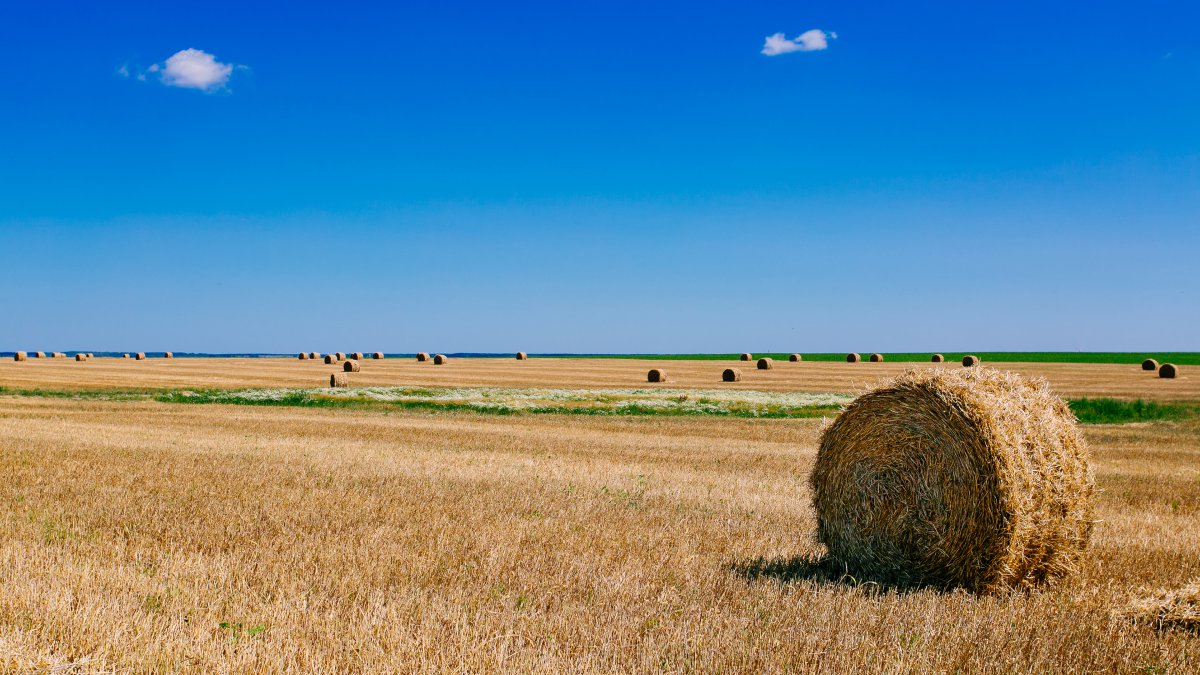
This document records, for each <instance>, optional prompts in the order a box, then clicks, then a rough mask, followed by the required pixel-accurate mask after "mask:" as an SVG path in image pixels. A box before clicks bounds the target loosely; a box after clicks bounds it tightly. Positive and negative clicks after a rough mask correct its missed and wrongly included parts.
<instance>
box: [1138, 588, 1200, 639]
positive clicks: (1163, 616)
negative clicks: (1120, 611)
mask: <svg viewBox="0 0 1200 675" xmlns="http://www.w3.org/2000/svg"><path fill="white" fill-rule="evenodd" d="M1124 614H1125V616H1126V617H1127V618H1129V619H1131V620H1133V621H1134V622H1135V623H1139V624H1143V625H1146V626H1151V627H1153V628H1155V629H1157V630H1160V631H1161V630H1166V629H1172V628H1173V629H1179V630H1185V631H1191V632H1193V633H1200V579H1196V580H1193V581H1192V582H1191V583H1190V584H1188V585H1187V586H1184V587H1183V588H1180V589H1176V590H1160V591H1156V592H1154V593H1151V594H1150V595H1148V596H1146V597H1142V598H1138V599H1136V600H1134V601H1133V602H1131V603H1130V604H1129V607H1128V608H1127V609H1126V610H1125V612H1124Z"/></svg>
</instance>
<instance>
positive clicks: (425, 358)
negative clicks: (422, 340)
mask: <svg viewBox="0 0 1200 675" xmlns="http://www.w3.org/2000/svg"><path fill="white" fill-rule="evenodd" d="M428 360H429V355H428V354H426V353H425V352H417V361H421V362H424V361H428Z"/></svg>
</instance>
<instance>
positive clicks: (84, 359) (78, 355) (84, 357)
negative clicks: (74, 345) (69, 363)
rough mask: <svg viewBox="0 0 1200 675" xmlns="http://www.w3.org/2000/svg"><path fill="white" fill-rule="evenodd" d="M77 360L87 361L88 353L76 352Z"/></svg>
mask: <svg viewBox="0 0 1200 675" xmlns="http://www.w3.org/2000/svg"><path fill="white" fill-rule="evenodd" d="M75 360H76V361H87V354H76V355H75Z"/></svg>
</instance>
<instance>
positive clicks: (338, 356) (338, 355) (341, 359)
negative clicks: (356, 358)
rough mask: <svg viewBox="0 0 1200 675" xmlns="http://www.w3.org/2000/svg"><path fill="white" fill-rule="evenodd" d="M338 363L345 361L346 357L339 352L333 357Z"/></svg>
mask: <svg viewBox="0 0 1200 675" xmlns="http://www.w3.org/2000/svg"><path fill="white" fill-rule="evenodd" d="M333 356H334V357H335V358H336V359H337V360H338V361H345V360H346V355H345V354H343V353H341V352H335V353H334V355H333Z"/></svg>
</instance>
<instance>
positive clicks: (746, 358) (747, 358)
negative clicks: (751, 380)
mask: <svg viewBox="0 0 1200 675" xmlns="http://www.w3.org/2000/svg"><path fill="white" fill-rule="evenodd" d="M742 360H743V361H753V360H754V355H753V354H742Z"/></svg>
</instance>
